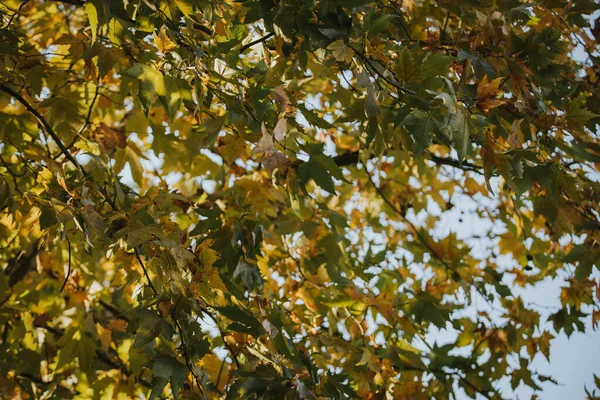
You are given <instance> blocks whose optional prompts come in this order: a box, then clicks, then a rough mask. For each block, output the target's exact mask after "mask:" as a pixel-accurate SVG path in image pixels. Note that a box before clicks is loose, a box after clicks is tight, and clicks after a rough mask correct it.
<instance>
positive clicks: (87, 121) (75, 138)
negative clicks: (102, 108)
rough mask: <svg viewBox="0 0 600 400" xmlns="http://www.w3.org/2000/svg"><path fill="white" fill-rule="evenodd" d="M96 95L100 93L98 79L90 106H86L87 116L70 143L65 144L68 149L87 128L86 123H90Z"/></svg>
mask: <svg viewBox="0 0 600 400" xmlns="http://www.w3.org/2000/svg"><path fill="white" fill-rule="evenodd" d="M98 95H100V82H99V81H98V82H97V83H96V93H95V94H94V98H93V99H92V102H91V103H90V107H89V108H88V113H87V116H86V117H85V123H84V124H83V126H82V127H81V128H80V129H79V131H78V132H77V134H76V135H75V137H74V138H73V140H72V141H71V143H69V144H68V145H67V149H70V148H71V147H73V145H74V144H75V142H76V141H77V139H78V138H79V137H80V136H81V134H82V133H83V131H84V130H85V128H87V127H88V125H89V124H90V123H91V121H90V117H91V116H92V110H93V108H94V104H95V103H96V99H98Z"/></svg>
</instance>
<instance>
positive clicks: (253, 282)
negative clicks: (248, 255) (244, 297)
mask: <svg viewBox="0 0 600 400" xmlns="http://www.w3.org/2000/svg"><path fill="white" fill-rule="evenodd" d="M233 277H234V279H235V278H240V279H241V280H242V284H243V285H244V287H245V288H246V289H247V290H249V291H253V290H255V289H259V288H261V287H262V285H263V278H262V276H261V275H260V270H259V269H258V267H257V266H256V265H251V264H248V263H247V262H246V260H244V259H241V260H240V262H238V265H237V267H236V268H235V271H234V272H233Z"/></svg>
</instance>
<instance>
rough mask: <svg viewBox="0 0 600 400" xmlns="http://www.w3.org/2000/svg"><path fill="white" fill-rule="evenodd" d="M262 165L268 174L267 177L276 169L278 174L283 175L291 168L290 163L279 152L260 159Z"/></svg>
mask: <svg viewBox="0 0 600 400" xmlns="http://www.w3.org/2000/svg"><path fill="white" fill-rule="evenodd" d="M262 163H263V165H264V166H265V169H266V170H267V172H269V175H271V174H272V173H273V171H275V170H276V169H277V170H279V172H280V173H282V174H285V173H286V171H287V169H288V168H289V167H291V166H292V162H291V161H290V160H289V159H288V158H287V156H286V155H285V154H283V153H282V152H280V151H276V152H274V153H272V154H269V155H265V157H263V159H262Z"/></svg>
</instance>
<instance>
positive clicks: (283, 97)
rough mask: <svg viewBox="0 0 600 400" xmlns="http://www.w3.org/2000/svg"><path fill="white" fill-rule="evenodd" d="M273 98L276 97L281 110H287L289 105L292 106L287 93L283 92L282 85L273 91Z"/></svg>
mask: <svg viewBox="0 0 600 400" xmlns="http://www.w3.org/2000/svg"><path fill="white" fill-rule="evenodd" d="M273 97H275V101H276V102H277V105H279V108H280V109H282V110H285V109H286V108H287V107H288V106H289V105H291V104H292V103H291V102H290V98H289V97H288V95H287V94H286V93H285V91H284V90H283V86H281V85H280V86H277V87H276V88H275V90H274V91H273Z"/></svg>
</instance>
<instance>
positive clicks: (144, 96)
mask: <svg viewBox="0 0 600 400" xmlns="http://www.w3.org/2000/svg"><path fill="white" fill-rule="evenodd" d="M124 75H125V76H128V77H131V78H135V79H137V80H138V81H139V82H140V87H139V91H138V96H139V98H140V100H141V102H142V106H143V107H144V112H145V113H146V116H147V115H148V112H149V110H150V107H152V105H153V104H154V99H155V97H156V96H165V95H166V94H167V88H166V85H165V78H164V76H163V74H162V73H161V72H160V71H158V70H156V69H154V67H151V66H149V65H144V64H134V65H133V66H132V67H131V68H129V69H128V70H127V71H125V73H124Z"/></svg>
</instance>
